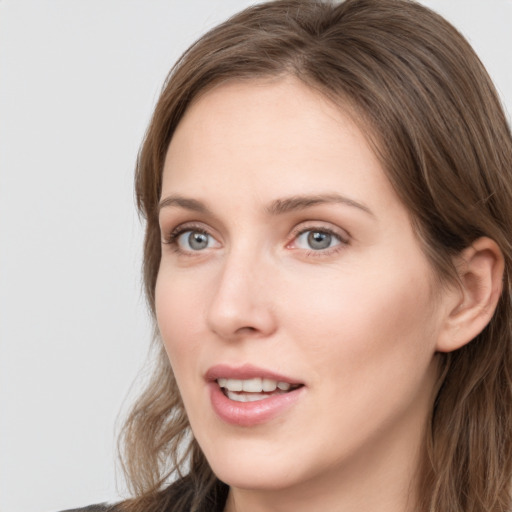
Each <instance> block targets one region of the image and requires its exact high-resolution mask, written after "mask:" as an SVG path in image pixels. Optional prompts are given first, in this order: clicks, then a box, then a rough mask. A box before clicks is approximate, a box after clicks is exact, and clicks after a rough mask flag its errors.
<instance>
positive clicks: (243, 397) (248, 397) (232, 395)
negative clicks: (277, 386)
mask: <svg viewBox="0 0 512 512" xmlns="http://www.w3.org/2000/svg"><path fill="white" fill-rule="evenodd" d="M223 391H224V394H225V395H226V396H227V397H228V398H229V399H230V400H233V401H235V402H257V401H258V400H265V398H269V397H270V396H274V395H281V394H282V393H283V392H282V391H281V392H279V391H274V392H272V393H247V392H246V393H240V392H238V393H237V392H234V391H229V389H224V390H223Z"/></svg>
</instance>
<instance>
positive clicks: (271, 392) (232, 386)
mask: <svg viewBox="0 0 512 512" xmlns="http://www.w3.org/2000/svg"><path fill="white" fill-rule="evenodd" d="M217 384H218V385H219V387H220V388H221V389H222V392H223V393H224V395H225V396H227V397H228V398H229V399H230V400H234V401H235V402H256V401H258V400H265V399H267V398H270V397H272V396H275V395H280V394H283V393H287V392H288V391H291V390H294V389H297V388H298V387H300V384H293V385H292V384H290V383H289V382H282V381H277V380H273V379H266V378H262V377H255V378H253V379H245V380H242V379H226V378H219V379H217Z"/></svg>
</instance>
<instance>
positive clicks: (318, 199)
mask: <svg viewBox="0 0 512 512" xmlns="http://www.w3.org/2000/svg"><path fill="white" fill-rule="evenodd" d="M329 203H337V204H343V205H346V206H351V207H353V208H358V209H360V210H362V211H363V212H366V213H368V214H369V215H371V216H372V217H374V216H375V215H374V213H373V212H372V211H371V210H370V208H368V206H366V205H364V204H363V203H359V202H358V201H354V200H353V199H350V198H348V197H345V196H342V195H339V194H318V195H303V196H302V195H301V196H292V197H287V198H285V199H276V200H275V201H272V203H271V204H270V206H269V207H268V208H267V212H268V213H269V214H270V215H281V214H283V213H288V212H293V211H297V210H304V209H306V208H310V207H312V206H316V205H320V204H329Z"/></svg>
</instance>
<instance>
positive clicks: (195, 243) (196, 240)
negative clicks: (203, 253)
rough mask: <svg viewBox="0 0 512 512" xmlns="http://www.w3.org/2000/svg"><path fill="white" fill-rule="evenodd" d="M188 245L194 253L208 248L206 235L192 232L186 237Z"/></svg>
mask: <svg viewBox="0 0 512 512" xmlns="http://www.w3.org/2000/svg"><path fill="white" fill-rule="evenodd" d="M188 243H189V245H190V247H191V248H192V249H194V251H199V250H200V249H204V248H206V247H207V246H208V235H206V234H205V233H197V232H192V233H190V235H188Z"/></svg>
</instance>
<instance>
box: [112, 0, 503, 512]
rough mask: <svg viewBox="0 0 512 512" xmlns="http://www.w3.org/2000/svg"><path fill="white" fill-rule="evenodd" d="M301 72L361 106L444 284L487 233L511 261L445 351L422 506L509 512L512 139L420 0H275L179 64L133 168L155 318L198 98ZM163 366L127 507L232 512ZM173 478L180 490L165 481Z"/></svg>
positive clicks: (161, 363)
mask: <svg viewBox="0 0 512 512" xmlns="http://www.w3.org/2000/svg"><path fill="white" fill-rule="evenodd" d="M285 75H289V76H294V77H296V78H298V79H299V80H301V81H302V82H303V83H305V84H306V85H308V86H310V87H312V88H314V89H316V90H318V91H319V92H320V93H321V94H324V95H325V96H326V97H328V98H329V99H331V100H333V101H335V102H338V103H339V104H343V105H349V106H350V107H352V109H353V111H354V112H355V113H356V119H358V120H359V126H360V127H361V129H362V130H363V133H365V135H366V136H367V137H368V140H369V141H370V143H371V145H372V147H373V149H374V151H375V153H376V155H377V156H378V157H379V159H380V161H381V164H382V166H383V168H384V170H385V172H386V174H387V176H388V178H389V180H390V182H391V184H392V185H393V187H394V189H395V190H396V192H397V194H398V196H399V197H400V199H401V201H402V202H403V204H404V205H405V206H406V208H407V209H408V210H409V212H410V215H411V218H412V222H413V226H414V228H415V230H416V232H417V234H418V238H419V240H420V242H421V244H422V247H423V250H424V252H425V254H426V255H427V257H428V258H429V260H430V261H431V263H432V265H433V267H434V268H435V269H436V270H437V275H438V276H439V277H440V279H442V280H447V281H449V282H453V281H456V279H457V277H456V276H457V274H456V271H455V269H454V267H453V264H452V261H453V257H454V256H455V255H457V254H458V253H460V251H462V250H463V249H464V248H466V247H468V246H470V245H471V243H472V242H473V241H474V240H475V239H477V238H478V237H481V236H488V237H490V238H492V239H493V240H495V241H496V243H497V244H498V246H499V247H500V249H501V251H502V252H503V255H504V259H505V274H504V286H503V293H502V296H501V298H500V300H499V303H498V306H497V310H496V312H495V314H494V316H493V318H492V320H491V322H490V324H489V325H488V326H487V327H486V328H485V329H484V330H483V332H481V333H480V334H479V335H478V336H477V337H476V338H475V339H474V340H473V341H472V342H471V343H469V344H468V345H466V346H464V347H463V348H461V349H459V350H457V351H455V352H453V353H449V354H438V355H437V356H436V357H438V358H439V367H440V371H439V377H438V382H437V387H436V393H437V395H436V398H435V402H434V406H433V409H432V411H431V417H430V421H429V425H428V426H427V429H426V439H425V446H426V452H427V454H428V456H427V457H426V460H425V463H424V466H423V467H422V468H421V471H422V474H421V503H419V504H418V506H417V508H416V510H418V511H421V512H447V511H450V512H491V511H493V512H505V511H507V510H509V507H510V483H511V474H512V385H511V383H512V381H511V368H512V355H511V348H512V345H511V341H512V340H511V337H512V307H511V291H512V288H511V285H512V283H511V275H512V273H511V268H512V267H511V265H512V246H511V239H512V137H511V133H510V129H509V126H508V124H507V120H506V116H505V114H504V112H503V108H502V106H501V104H500V101H499V98H498V95H497V93H496V90H495V88H494V86H493V84H492V82H491V80H490V78H489V76H488V74H487V72H486V71H485V69H484V67H483V65H482V64H481V62H480V60H479V59H478V57H477V56H476V54H475V53H474V51H473V50H472V48H471V47H470V45H469V44H468V42H467V41H466V40H465V39H464V38H463V36H462V35H461V34H460V33H459V32H457V30H456V29H455V28H454V27H453V26H451V25H450V24H449V23H448V22H447V21H446V20H444V19H443V18H442V17H440V16H439V15H437V14H435V13H434V12H432V11H430V10H429V9H427V8H425V7H423V6H421V5H419V4H418V3H416V2H414V1H408V0H346V1H344V2H342V3H339V2H329V1H315V0H277V1H273V2H267V3H262V4H259V5H255V6H253V7H250V8H248V9H246V10H244V11H242V12H241V13H239V14H237V15H235V16H234V17H232V18H231V19H229V20H228V21H226V22H225V23H223V24H221V25H219V26H218V27H216V28H214V29H213V30H211V31H210V32H209V33H207V34H206V35H205V36H203V37H201V38H200V39H199V40H198V41H197V42H196V43H195V44H194V45H192V47H190V48H189V49H188V50H187V51H186V52H185V54H184V55H183V56H182V57H181V58H180V60H179V61H178V62H177V64H176V65H175V66H174V68H173V69H172V70H171V72H170V74H169V76H168V78H167V80H166V82H165V84H164V87H163V90H162V93H161V96H160V99H159V101H158V103H157V105H156V108H155V112H154V115H153V117H152V120H151V122H150V125H149V128H148V130H147V132H146V135H145V138H144V141H143V144H142V147H141V150H140V153H139V157H138V161H137V169H136V196H137V202H138V207H139V210H140V212H141V214H142V216H143V217H144V219H145V223H146V231H145V241H144V263H143V265H144V267H143V274H144V284H145V292H146V296H147V300H148V303H149V307H150V309H151V312H152V313H153V318H154V317H155V282H156V278H157V274H158V269H159V263H160V256H161V253H160V231H159V226H158V219H157V205H158V202H159V199H160V193H161V186H162V169H163V163H164V158H165V155H166V151H167V148H168V146H169V142H170V140H171V138H172V136H173V132H174V130H175V129H176V126H177V125H178V123H179V122H180V119H181V118H182V116H183V114H184V112H185V111H186V109H187V107H188V106H189V105H190V103H191V102H192V101H193V100H194V99H195V98H197V97H198V95H200V94H202V93H204V92H205V91H207V90H208V89H209V88H211V87H213V86H215V85H218V84H219V83H222V82H224V81H228V80H251V79H255V78H264V77H279V76H285ZM153 349H154V351H155V360H156V364H155V367H154V371H153V373H152V376H151V379H150V381H149V382H148V385H147V388H146V390H145V391H144V393H143V394H142V396H141V397H140V398H139V400H138V401H137V402H136V403H135V405H134V407H133V409H132V411H131V413H130V415H129V417H128V418H127V421H126V423H125V426H124V429H123V432H122V437H121V447H122V453H123V455H122V460H123V467H124V470H125V473H126V476H127V479H128V482H129V483H130V484H131V488H132V490H133V492H134V495H135V498H133V499H131V500H128V501H126V502H124V504H123V505H122V506H123V508H124V509H125V510H127V511H132V512H135V511H139V512H142V511H144V512H149V511H157V510H166V511H167V510H169V511H183V510H190V511H196V512H197V511H209V512H211V511H214V510H219V511H221V510H223V506H224V502H225V499H226V496H227V491H228V488H227V486H226V485H225V484H223V483H222V482H220V481H219V480H218V479H217V478H216V477H215V475H214V474H213V472H212V470H211V469H210V467H209V465H208V463H207V461H206V459H205V457H204V455H203V454H202V452H201V449H200V448H199V446H198V444H197V442H196V441H195V440H194V438H193V435H192V433H191V432H190V427H189V424H188V420H187V416H186V413H185V410H184V408H183V404H182V401H181V399H180V395H179V392H178V389H177V386H176V382H175V380H174V377H173V374H172V371H171V367H170V364H169V362H168V360H167V356H166V354H165V352H164V350H163V347H162V343H161V341H160V340H159V338H158V333H156V335H155V340H154V347H153ZM172 480H174V483H173V484H171V485H169V484H170V482H171V481H172Z"/></svg>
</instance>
